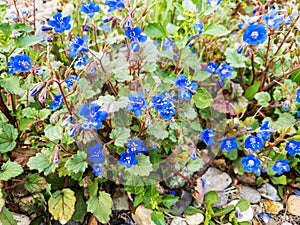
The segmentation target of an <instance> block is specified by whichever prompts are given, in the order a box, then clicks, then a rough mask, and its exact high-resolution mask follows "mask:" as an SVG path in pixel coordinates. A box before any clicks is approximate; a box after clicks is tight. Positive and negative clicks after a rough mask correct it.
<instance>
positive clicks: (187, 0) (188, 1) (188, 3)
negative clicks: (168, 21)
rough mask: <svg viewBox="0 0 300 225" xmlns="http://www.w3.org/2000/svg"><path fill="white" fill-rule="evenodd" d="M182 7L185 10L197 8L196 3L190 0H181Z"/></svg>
mask: <svg viewBox="0 0 300 225" xmlns="http://www.w3.org/2000/svg"><path fill="white" fill-rule="evenodd" d="M182 7H183V8H184V9H185V10H189V11H196V10H197V8H196V5H195V4H194V3H193V1H192V0H183V1H182Z"/></svg>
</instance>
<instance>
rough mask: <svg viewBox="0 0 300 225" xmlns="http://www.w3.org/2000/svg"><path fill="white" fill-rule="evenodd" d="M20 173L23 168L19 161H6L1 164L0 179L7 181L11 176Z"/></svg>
mask: <svg viewBox="0 0 300 225" xmlns="http://www.w3.org/2000/svg"><path fill="white" fill-rule="evenodd" d="M21 173H23V169H22V167H21V165H20V164H19V163H17V162H11V161H7V162H6V163H4V164H3V165H2V166H1V171H0V180H3V181H8V180H9V179H11V178H13V177H17V176H19V175H20V174H21Z"/></svg>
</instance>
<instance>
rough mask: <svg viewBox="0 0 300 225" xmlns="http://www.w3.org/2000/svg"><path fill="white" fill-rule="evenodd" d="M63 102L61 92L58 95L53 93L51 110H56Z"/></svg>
mask: <svg viewBox="0 0 300 225" xmlns="http://www.w3.org/2000/svg"><path fill="white" fill-rule="evenodd" d="M63 104H64V99H63V96H62V95H61V94H59V95H53V102H52V104H51V105H50V109H51V110H56V109H57V108H58V107H60V106H61V105H63Z"/></svg>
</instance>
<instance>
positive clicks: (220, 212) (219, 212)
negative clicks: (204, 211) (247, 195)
mask: <svg viewBox="0 0 300 225" xmlns="http://www.w3.org/2000/svg"><path fill="white" fill-rule="evenodd" d="M234 208H235V206H234V205H229V206H227V207H225V208H222V209H220V210H217V211H215V212H214V215H213V216H214V217H216V216H225V215H227V214H228V213H230V212H231V211H232V210H234Z"/></svg>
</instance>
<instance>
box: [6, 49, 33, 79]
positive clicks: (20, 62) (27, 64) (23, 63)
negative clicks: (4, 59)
mask: <svg viewBox="0 0 300 225" xmlns="http://www.w3.org/2000/svg"><path fill="white" fill-rule="evenodd" d="M7 67H8V69H9V70H8V74H14V73H15V72H17V71H19V72H27V71H29V70H31V68H32V63H31V59H30V57H29V56H28V55H26V54H23V55H16V56H13V57H11V58H10V61H9V62H8V63H7Z"/></svg>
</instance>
